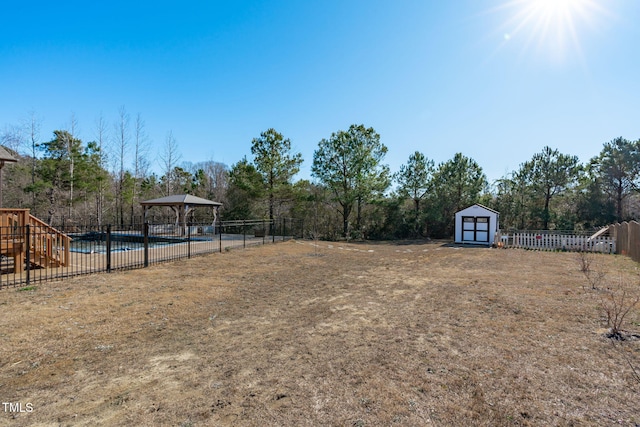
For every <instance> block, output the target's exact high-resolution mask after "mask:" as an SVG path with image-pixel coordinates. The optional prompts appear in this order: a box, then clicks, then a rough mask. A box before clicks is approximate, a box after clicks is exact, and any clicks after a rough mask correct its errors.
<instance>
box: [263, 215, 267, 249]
mask: <svg viewBox="0 0 640 427" xmlns="http://www.w3.org/2000/svg"><path fill="white" fill-rule="evenodd" d="M266 236H267V228H266V227H265V225H264V219H263V220H262V244H263V245H264V241H265V239H266Z"/></svg>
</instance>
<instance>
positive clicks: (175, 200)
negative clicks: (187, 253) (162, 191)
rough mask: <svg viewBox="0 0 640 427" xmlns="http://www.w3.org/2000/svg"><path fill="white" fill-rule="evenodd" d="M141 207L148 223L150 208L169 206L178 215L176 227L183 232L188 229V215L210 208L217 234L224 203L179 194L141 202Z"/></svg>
mask: <svg viewBox="0 0 640 427" xmlns="http://www.w3.org/2000/svg"><path fill="white" fill-rule="evenodd" d="M140 205H142V206H143V207H144V221H145V222H147V214H148V212H149V208H152V207H154V206H168V207H170V208H171V209H172V210H173V211H174V212H175V214H176V227H178V226H180V225H181V226H182V230H183V231H184V230H186V227H187V215H189V213H190V212H191V211H192V210H193V209H195V208H197V207H209V208H211V209H212V211H213V224H212V225H213V227H214V233H215V224H216V220H217V219H218V210H219V209H220V206H222V203H219V202H214V201H212V200H207V199H203V198H201V197H196V196H192V195H190V194H178V195H174V196H167V197H161V198H159V199H152V200H146V201H144V202H140Z"/></svg>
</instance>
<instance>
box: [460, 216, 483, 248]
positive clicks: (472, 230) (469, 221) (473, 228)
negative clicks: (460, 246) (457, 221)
mask: <svg viewBox="0 0 640 427" xmlns="http://www.w3.org/2000/svg"><path fill="white" fill-rule="evenodd" d="M462 241H463V242H483V243H489V217H488V216H477V217H474V216H463V217H462Z"/></svg>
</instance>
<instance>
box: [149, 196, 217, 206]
mask: <svg viewBox="0 0 640 427" xmlns="http://www.w3.org/2000/svg"><path fill="white" fill-rule="evenodd" d="M140 204H141V205H142V206H185V205H189V206H212V207H216V206H222V203H219V202H214V201H212V200H207V199H203V198H201V197H196V196H192V195H191V194H177V195H174V196H167V197H160V198H159V199H152V200H145V201H144V202H140Z"/></svg>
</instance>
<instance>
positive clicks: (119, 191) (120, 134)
mask: <svg viewBox="0 0 640 427" xmlns="http://www.w3.org/2000/svg"><path fill="white" fill-rule="evenodd" d="M115 128H116V129H115V130H116V153H117V154H116V155H117V161H118V182H117V184H116V211H117V214H118V217H119V218H118V220H119V222H120V224H124V172H125V169H124V161H125V157H126V155H127V150H128V148H129V113H127V110H126V109H125V108H124V106H121V107H120V108H119V110H118V121H117V122H116V126H115Z"/></svg>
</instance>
